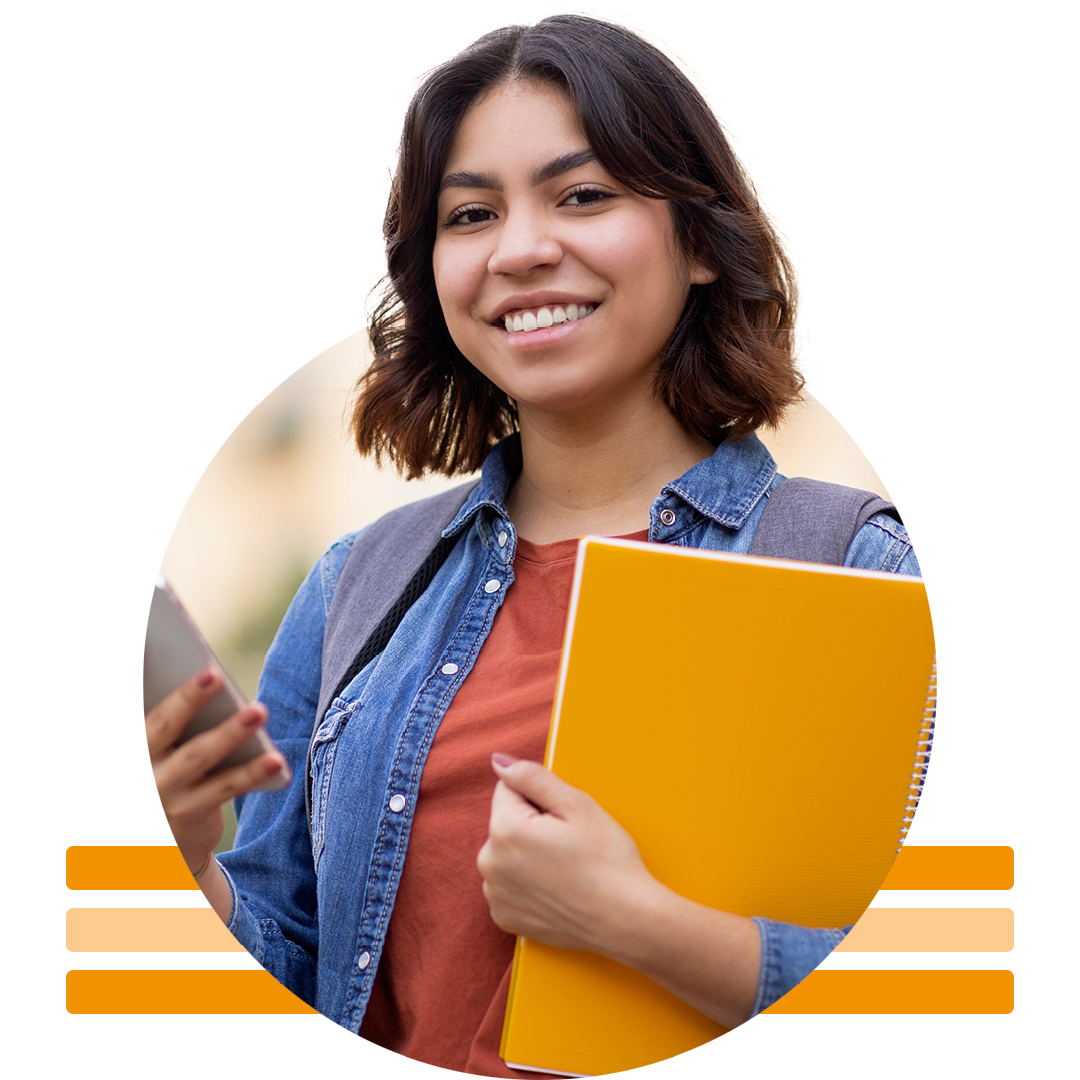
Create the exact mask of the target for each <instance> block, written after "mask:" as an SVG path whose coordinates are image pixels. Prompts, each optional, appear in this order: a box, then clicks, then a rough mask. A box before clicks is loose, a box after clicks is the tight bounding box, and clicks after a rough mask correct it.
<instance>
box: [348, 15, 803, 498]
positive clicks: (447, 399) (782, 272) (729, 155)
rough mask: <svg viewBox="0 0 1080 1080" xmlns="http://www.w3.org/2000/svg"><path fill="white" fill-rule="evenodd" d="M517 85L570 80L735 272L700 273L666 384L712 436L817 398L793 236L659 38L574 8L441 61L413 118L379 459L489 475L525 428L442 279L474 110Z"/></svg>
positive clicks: (582, 103)
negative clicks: (444, 187) (471, 349)
mask: <svg viewBox="0 0 1080 1080" xmlns="http://www.w3.org/2000/svg"><path fill="white" fill-rule="evenodd" d="M513 79H523V80H535V81H542V82H546V83H551V84H554V85H555V86H557V87H559V88H560V89H562V90H563V91H564V92H565V93H566V94H567V95H568V96H569V97H570V99H571V101H572V102H573V103H574V105H575V106H576V107H577V110H578V113H579V114H580V116H581V125H582V129H583V131H584V133H585V137H586V139H587V140H588V143H589V146H590V147H591V149H592V151H593V153H594V154H595V155H596V158H597V160H598V161H599V162H600V164H601V165H602V166H603V167H604V168H605V169H606V170H607V171H608V172H609V173H610V174H611V175H612V176H613V177H614V178H615V179H616V180H618V181H619V182H620V183H622V184H625V185H626V187H628V188H629V189H630V190H631V191H634V192H636V193H637V194H640V195H645V196H647V197H650V198H657V199H667V200H669V201H670V203H671V210H672V215H673V218H674V223H675V237H676V240H677V241H678V243H679V244H680V245H681V246H682V249H683V251H684V252H685V253H686V254H687V256H689V257H690V258H691V259H692V260H694V261H696V262H698V263H699V264H701V265H703V266H705V267H707V268H708V269H709V270H711V271H713V272H715V273H716V274H717V278H716V281H715V282H713V283H712V284H709V285H693V286H691V288H690V295H689V297H688V299H687V303H686V307H685V309H684V311H683V315H682V318H681V320H680V322H679V323H678V325H677V327H676V329H675V333H674V334H673V335H672V337H671V340H670V341H669V342H668V345H667V348H666V350H665V353H664V356H663V358H662V361H661V364H660V368H659V371H658V373H657V378H656V393H657V395H658V396H659V397H660V399H661V400H662V401H664V403H665V404H666V405H667V406H668V407H669V408H670V409H671V411H672V412H673V413H674V415H675V416H676V417H677V418H678V419H679V421H680V422H681V423H682V425H683V426H684V427H685V428H686V430H688V431H690V432H693V433H694V434H696V435H700V436H702V437H703V438H705V439H707V440H709V441H710V442H712V443H714V444H715V443H719V442H721V441H722V440H723V439H725V438H732V439H740V438H742V437H744V436H745V435H747V434H749V433H750V432H751V431H753V430H754V429H755V428H757V427H760V426H761V425H763V424H768V425H775V424H777V423H778V422H779V420H780V418H781V416H782V414H783V412H784V410H785V409H786V408H787V406H788V405H790V404H791V403H792V402H794V401H796V400H797V399H798V397H799V392H800V390H801V388H802V384H803V381H802V377H801V376H800V375H799V372H798V370H797V368H796V366H795V360H794V356H793V324H794V317H795V284H794V279H793V277H792V273H791V267H790V264H789V263H788V260H787V257H786V256H785V254H784V252H783V249H782V247H781V245H780V242H779V240H778V238H777V236H776V234H775V232H774V230H773V228H772V226H771V225H770V223H769V221H768V218H767V217H766V216H765V213H764V211H763V210H762V209H761V207H760V206H759V204H758V201H757V196H756V194H755V192H754V189H753V186H752V185H751V183H750V181H749V179H748V177H747V176H746V174H745V172H744V171H743V168H742V165H741V164H740V163H739V161H738V159H737V158H736V157H735V154H734V153H733V151H732V149H731V147H730V146H729V145H728V141H727V139H726V138H725V137H724V134H723V132H722V130H721V128H720V125H719V123H718V122H717V120H716V117H715V116H713V114H712V111H711V110H710V109H709V106H708V105H707V104H706V103H705V101H704V99H703V98H702V97H701V95H700V94H699V93H698V91H697V90H696V89H695V88H694V86H693V85H692V84H691V83H690V81H689V80H688V79H687V78H686V76H684V75H683V74H682V72H681V71H679V69H678V68H677V67H676V66H675V64H674V63H672V61H671V60H669V59H668V58H667V57H666V56H664V54H663V53H661V52H660V51H659V50H658V49H656V48H654V47H653V46H652V45H650V44H649V43H648V42H646V41H644V40H643V39H642V38H640V37H638V36H637V35H636V34H634V33H632V32H631V31H629V30H626V29H624V28H623V27H620V26H614V25H611V24H609V23H605V22H600V21H598V20H596V19H591V18H586V17H584V16H577V15H557V16H554V17H552V18H549V19H544V20H543V22H540V23H537V24H536V25H535V26H529V27H526V26H509V27H505V28H504V29H502V30H496V31H494V32H492V33H490V34H486V35H485V36H484V37H482V38H480V39H479V40H478V41H477V42H475V43H474V44H473V45H471V46H470V47H469V48H467V49H466V50H465V51H464V52H462V53H460V54H459V55H458V56H455V57H454V58H453V59H452V60H450V61H448V62H447V63H446V64H443V65H442V66H441V67H439V68H437V69H436V70H435V71H433V72H432V73H431V74H430V75H429V76H428V77H427V79H426V80H425V81H424V83H423V84H422V85H421V87H420V89H419V90H418V91H417V93H416V95H415V97H414V98H413V100H412V102H411V104H410V105H409V110H408V113H407V114H406V117H405V127H404V131H403V132H402V137H401V147H400V151H399V160H398V167H397V173H396V175H395V177H394V181H393V186H392V188H391V192H390V201H389V204H388V206H387V209H386V219H385V222H384V234H385V237H386V252H387V265H388V272H387V275H386V277H385V278H384V279H383V282H382V293H381V297H380V299H379V302H378V304H377V306H376V308H375V310H374V313H373V315H372V322H371V329H370V334H371V344H372V349H373V352H374V361H373V363H372V364H371V366H370V368H369V369H368V370H367V371H366V372H365V373H364V374H363V375H362V376H361V378H360V381H359V382H358V383H357V396H356V401H355V405H354V408H353V417H352V430H353V434H354V436H355V439H356V445H357V447H358V449H359V450H360V452H361V453H362V454H371V455H374V457H375V458H376V459H377V460H381V459H382V458H383V457H384V456H385V457H387V458H389V459H390V460H391V461H392V462H393V463H394V464H395V465H396V466H397V467H398V469H399V470H400V471H401V472H402V473H404V474H405V475H406V476H408V477H410V478H412V477H417V476H421V475H423V474H424V473H427V472H441V473H445V474H446V475H448V476H453V475H455V474H457V473H468V472H473V471H474V470H476V469H478V468H479V467H480V465H481V463H482V462H483V460H484V457H485V456H486V455H487V453H488V451H489V450H490V449H491V447H492V446H493V445H494V444H495V442H497V441H498V440H499V439H500V438H502V436H504V435H506V434H508V433H510V432H511V431H513V430H514V429H515V427H516V423H517V418H516V413H515V409H514V404H513V402H512V401H510V399H509V398H508V397H507V396H506V394H505V393H503V391H501V390H500V389H499V388H498V387H497V386H495V385H494V384H493V383H492V382H491V381H490V380H488V379H487V378H486V377H485V376H484V375H481V374H480V373H479V372H478V371H477V370H476V369H475V368H474V367H473V366H472V364H470V363H469V361H468V360H466V359H465V357H464V356H463V355H462V354H461V352H460V351H459V350H458V348H457V346H456V345H455V344H454V342H453V340H452V339H451V337H450V333H449V331H448V330H447V327H446V323H445V321H444V319H443V315H442V310H441V308H440V306H439V298H438V296H437V294H436V291H435V276H434V271H433V268H432V251H433V249H434V246H435V235H436V229H437V226H438V222H437V215H436V204H437V199H438V191H439V184H440V182H441V179H442V175H443V170H444V168H445V165H446V161H447V157H448V154H449V151H450V144H451V140H452V139H453V137H454V134H455V132H456V131H457V128H458V125H459V124H460V123H461V120H462V118H463V117H464V115H465V113H466V111H467V110H468V108H469V107H470V106H471V105H472V104H473V103H474V102H475V101H476V100H477V98H478V97H479V96H480V95H481V94H483V93H484V92H485V91H487V90H489V89H490V88H492V87H494V86H496V85H498V84H500V83H505V82H507V81H510V80H513Z"/></svg>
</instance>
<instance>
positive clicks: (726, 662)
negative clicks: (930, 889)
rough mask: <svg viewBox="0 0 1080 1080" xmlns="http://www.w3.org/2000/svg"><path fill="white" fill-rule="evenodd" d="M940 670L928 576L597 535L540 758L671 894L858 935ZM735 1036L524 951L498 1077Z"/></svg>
mask: <svg viewBox="0 0 1080 1080" xmlns="http://www.w3.org/2000/svg"><path fill="white" fill-rule="evenodd" d="M933 661H934V643H933V631H932V628H931V623H930V613H929V608H928V606H927V602H926V592H925V588H924V586H923V583H922V581H921V580H919V579H918V578H911V577H902V576H899V575H895V574H882V573H875V572H872V571H862V570H850V569H844V568H839V567H828V566H818V565H813V564H809V563H792V562H782V561H780V560H774V559H758V558H751V557H748V556H735V555H728V554H722V553H716V552H704V551H699V550H695V549H685V548H672V547H669V546H665V545H656V544H643V543H635V542H633V541H624V540H609V539H599V538H594V537H586V538H585V539H584V540H582V542H581V547H580V550H579V555H578V565H577V571H576V576H575V582H574V591H573V596H572V599H571V604H570V614H569V619H568V626H567V635H566V642H565V644H564V649H563V659H562V667H561V671H560V676H559V684H558V689H557V692H556V697H555V703H554V709H553V716H552V727H551V734H550V736H549V740H548V750H547V759H546V764H547V765H548V767H549V768H551V769H553V770H554V771H555V772H556V773H557V774H558V775H559V776H561V777H562V778H563V779H564V780H566V781H567V782H568V783H571V784H573V785H574V786H575V787H579V788H581V789H582V790H584V791H587V792H588V793H589V794H590V795H592V796H593V797H594V798H595V799H596V800H597V801H598V802H599V803H600V805H601V806H603V807H604V808H605V809H606V810H607V811H608V812H609V813H610V814H612V815H613V816H614V817H615V818H616V820H618V821H619V822H620V823H621V824H622V825H623V826H624V827H625V828H626V829H627V830H628V831H629V833H630V834H631V836H633V837H634V839H635V840H636V841H637V844H638V847H639V849H640V851H641V854H642V857H643V858H644V860H645V863H646V865H647V866H648V868H649V870H650V871H651V872H652V874H653V875H654V876H655V877H657V878H658V879H659V880H660V881H662V882H664V883H665V884H666V885H668V886H670V887H671V888H672V889H674V890H675V891H676V892H678V893H680V894H682V895H684V896H688V897H691V898H692V899H695V900H698V901H700V902H701V903H705V904H709V905H710V906H712V907H716V908H720V909H722V910H726V911H732V912H735V913H737V914H741V915H747V916H753V915H761V916H766V917H768V918H772V919H779V920H783V921H786V922H793V923H799V924H801V925H805V926H828V927H838V926H845V925H848V924H850V923H853V922H855V921H856V920H857V919H858V917H859V915H860V914H861V913H862V912H863V911H864V910H865V908H866V907H867V905H868V904H869V903H870V901H871V899H872V898H873V896H874V894H875V893H876V891H877V889H878V887H879V886H880V884H881V882H882V881H883V880H884V878H885V876H886V874H887V873H888V871H889V868H890V866H891V865H892V862H893V859H894V858H895V856H896V852H897V849H898V847H899V843H900V840H901V835H902V833H901V829H902V824H903V820H904V818H905V814H906V812H907V810H908V809H909V808H910V802H909V798H910V796H911V794H912V790H915V788H914V787H913V780H912V768H913V762H914V761H915V756H916V752H917V743H918V740H919V737H920V732H921V731H922V730H923V718H924V712H925V710H926V706H927V694H928V682H929V679H930V675H931V671H932V668H933ZM904 831H906V830H904ZM723 1031H724V1029H723V1028H722V1027H721V1026H720V1025H718V1024H716V1023H714V1022H713V1021H711V1020H708V1019H707V1018H706V1017H704V1016H703V1015H702V1014H700V1013H698V1012H697V1011H696V1010H694V1009H692V1008H690V1007H689V1006H687V1005H685V1004H683V1003H682V1002H681V1001H679V1000H678V999H677V998H676V997H675V996H674V995H672V994H670V993H668V992H667V991H666V990H663V989H662V988H660V987H659V986H657V985H656V984H655V983H653V982H652V981H651V980H650V979H648V978H647V977H645V976H643V975H641V974H640V973H638V972H636V971H632V970H631V969H629V968H625V967H623V966H621V965H619V964H617V963H615V962H613V961H610V960H606V959H604V958H603V957H599V956H596V955H594V954H591V953H583V952H574V951H569V950H562V949H556V948H552V947H548V946H544V945H541V944H539V943H537V942H534V941H530V940H526V939H519V941H518V946H517V951H516V953H515V961H514V972H513V978H512V983H511V996H510V1001H509V1004H508V1007H507V1015H506V1023H505V1027H504V1031H503V1041H502V1057H503V1058H504V1060H506V1061H507V1062H513V1063H514V1064H515V1065H518V1066H520V1067H526V1068H534V1069H540V1070H545V1071H551V1072H562V1073H567V1074H570V1075H594V1074H598V1073H606V1072H613V1071H617V1070H621V1069H629V1068H634V1067H636V1066H640V1065H645V1064H649V1063H651V1062H654V1061H659V1060H662V1059H664V1058H667V1057H671V1056H673V1055H674V1054H678V1053H681V1052H683V1051H685V1050H688V1049H690V1048H692V1047H694V1046H698V1045H700V1044H701V1043H703V1042H707V1041H708V1040H710V1039H712V1038H715V1037H716V1036H717V1035H720V1034H722V1033H723Z"/></svg>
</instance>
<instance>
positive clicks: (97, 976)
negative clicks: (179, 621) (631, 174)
mask: <svg viewBox="0 0 1080 1080" xmlns="http://www.w3.org/2000/svg"><path fill="white" fill-rule="evenodd" d="M67 1011H68V1012H69V1013H120V1014H146V1013H232V1014H238V1013H312V1012H314V1011H315V1010H314V1009H312V1008H311V1007H310V1006H308V1005H305V1004H304V1002H302V1001H301V1000H300V999H299V998H298V997H296V996H295V995H294V994H292V993H291V992H290V991H288V990H286V989H285V987H284V986H282V985H281V983H279V982H278V981H277V979H275V978H274V977H273V976H272V975H270V974H269V973H268V972H266V971H69V972H68V973H67Z"/></svg>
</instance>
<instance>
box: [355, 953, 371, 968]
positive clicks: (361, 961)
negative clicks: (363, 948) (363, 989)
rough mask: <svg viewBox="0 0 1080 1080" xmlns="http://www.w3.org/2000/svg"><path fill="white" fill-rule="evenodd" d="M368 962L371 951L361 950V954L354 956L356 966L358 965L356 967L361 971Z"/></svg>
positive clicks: (369, 961)
mask: <svg viewBox="0 0 1080 1080" xmlns="http://www.w3.org/2000/svg"><path fill="white" fill-rule="evenodd" d="M370 963H371V953H369V952H362V953H361V954H360V955H359V956H358V957H357V958H356V966H357V967H358V968H359V969H360V970H361V971H363V970H364V968H366V967H367V966H368V964H370Z"/></svg>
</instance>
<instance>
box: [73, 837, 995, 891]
mask: <svg viewBox="0 0 1080 1080" xmlns="http://www.w3.org/2000/svg"><path fill="white" fill-rule="evenodd" d="M1012 886H1013V849H1012V848H1011V847H918V846H916V847H905V848H902V849H901V851H900V854H899V855H897V857H896V862H894V863H893V866H892V869H891V870H890V871H889V875H888V877H886V879H885V881H884V883H883V884H882V886H881V887H882V889H1011V888H1012ZM67 887H68V888H69V889H197V888H198V886H197V885H196V884H195V880H194V879H193V878H192V876H191V874H190V872H189V871H188V868H187V866H186V865H185V863H184V860H183V859H182V858H181V856H180V852H179V850H178V849H177V848H175V847H69V848H68V849H67Z"/></svg>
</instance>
